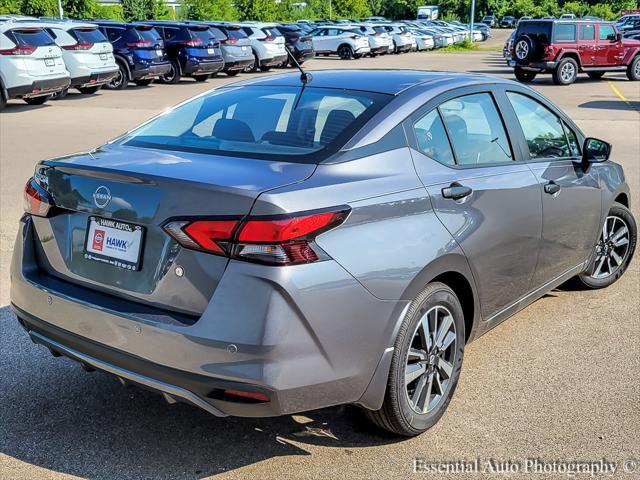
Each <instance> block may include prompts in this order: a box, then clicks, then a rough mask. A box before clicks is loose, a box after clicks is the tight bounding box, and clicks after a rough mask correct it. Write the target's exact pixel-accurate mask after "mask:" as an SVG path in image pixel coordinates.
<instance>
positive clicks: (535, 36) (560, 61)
mask: <svg viewBox="0 0 640 480" xmlns="http://www.w3.org/2000/svg"><path fill="white" fill-rule="evenodd" d="M514 38H515V40H514V42H513V45H512V47H511V58H512V60H511V62H509V63H510V65H511V66H513V67H514V74H515V76H516V78H517V79H518V80H520V81H521V82H530V81H531V80H533V79H534V78H535V77H536V75H537V74H538V73H551V74H552V75H553V81H554V82H555V83H556V84H557V85H569V84H571V83H573V82H574V81H575V80H576V77H577V75H578V72H584V73H586V74H587V75H589V76H590V77H591V78H594V79H598V78H601V77H602V76H603V75H604V74H605V72H626V73H627V77H628V78H629V80H640V41H638V40H631V39H626V38H625V39H623V38H622V35H621V34H620V33H619V32H618V31H617V30H616V27H615V25H614V24H613V23H608V22H594V21H587V20H525V21H522V22H520V23H519V24H518V29H517V30H516V32H515V37H514Z"/></svg>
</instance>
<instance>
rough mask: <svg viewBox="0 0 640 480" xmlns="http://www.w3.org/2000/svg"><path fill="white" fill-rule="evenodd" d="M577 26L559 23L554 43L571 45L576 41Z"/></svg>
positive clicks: (554, 35)
mask: <svg viewBox="0 0 640 480" xmlns="http://www.w3.org/2000/svg"><path fill="white" fill-rule="evenodd" d="M576 29H577V27H576V25H575V24H574V23H558V24H556V27H555V29H554V31H553V41H554V42H557V43H571V42H575V41H576Z"/></svg>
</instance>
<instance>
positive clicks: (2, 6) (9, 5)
mask: <svg viewBox="0 0 640 480" xmlns="http://www.w3.org/2000/svg"><path fill="white" fill-rule="evenodd" d="M21 7H22V5H21V3H20V0H0V15H1V14H7V13H9V14H11V13H13V14H17V13H20V11H21Z"/></svg>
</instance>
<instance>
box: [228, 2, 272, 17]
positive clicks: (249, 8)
mask: <svg viewBox="0 0 640 480" xmlns="http://www.w3.org/2000/svg"><path fill="white" fill-rule="evenodd" d="M235 4H236V7H237V8H238V13H239V16H240V19H241V20H256V21H259V22H273V21H276V20H277V18H276V17H277V16H278V15H277V13H278V6H277V5H276V2H274V1H273V0H237V1H236V2H235Z"/></svg>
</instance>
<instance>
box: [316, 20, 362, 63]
mask: <svg viewBox="0 0 640 480" xmlns="http://www.w3.org/2000/svg"><path fill="white" fill-rule="evenodd" d="M311 38H312V40H313V49H314V50H315V51H316V53H318V54H323V55H330V54H332V53H336V54H338V56H339V57H340V58H342V59H343V60H351V59H352V58H360V57H361V56H363V55H365V54H367V53H369V52H370V51H371V48H370V47H369V39H368V38H367V35H363V34H358V33H355V32H353V27H349V26H346V27H343V26H338V25H327V26H322V27H318V28H317V29H316V30H314V31H313V32H311Z"/></svg>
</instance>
